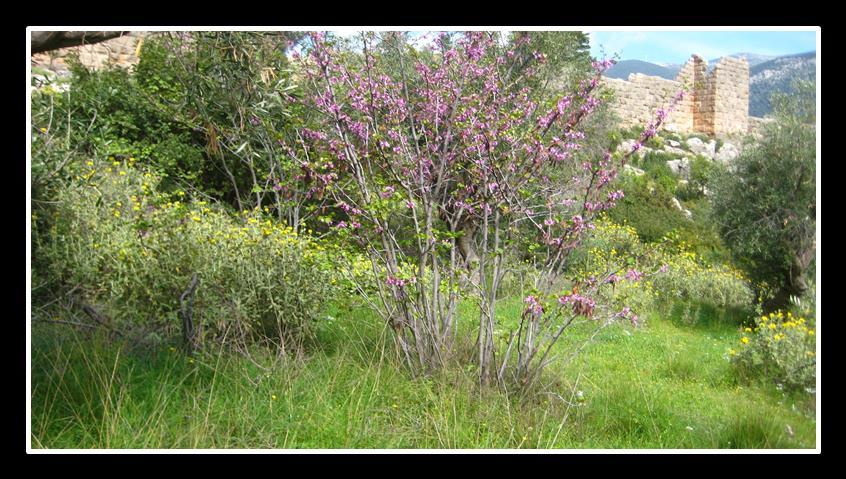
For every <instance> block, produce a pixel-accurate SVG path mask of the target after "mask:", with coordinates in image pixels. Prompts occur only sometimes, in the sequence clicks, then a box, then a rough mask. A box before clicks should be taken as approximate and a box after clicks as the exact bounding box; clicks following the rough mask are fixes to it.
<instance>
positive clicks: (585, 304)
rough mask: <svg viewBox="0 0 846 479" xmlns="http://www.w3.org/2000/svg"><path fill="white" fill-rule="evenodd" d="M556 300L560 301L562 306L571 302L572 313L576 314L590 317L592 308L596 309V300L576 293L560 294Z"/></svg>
mask: <svg viewBox="0 0 846 479" xmlns="http://www.w3.org/2000/svg"><path fill="white" fill-rule="evenodd" d="M558 302H559V303H561V305H562V306H566V305H568V304H572V305H573V314H575V315H577V316H584V317H586V318H590V317H592V316H593V312H594V309H596V301H594V300H593V299H591V298H589V297H587V296H582V295H581V294H578V293H571V294H566V295H564V296H561V297H559V298H558Z"/></svg>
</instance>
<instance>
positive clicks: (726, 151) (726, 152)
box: [714, 143, 740, 163]
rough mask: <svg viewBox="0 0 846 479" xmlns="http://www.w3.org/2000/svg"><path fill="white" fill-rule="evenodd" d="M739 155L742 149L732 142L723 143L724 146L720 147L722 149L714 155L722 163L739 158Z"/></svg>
mask: <svg viewBox="0 0 846 479" xmlns="http://www.w3.org/2000/svg"><path fill="white" fill-rule="evenodd" d="M738 155H740V150H738V149H737V147H736V146H734V145H733V144H731V143H723V146H722V147H720V151H718V152H717V154H716V155H714V159H715V160H717V161H719V162H720V163H728V162H730V161H731V160H733V159H735V158H737V157H738Z"/></svg>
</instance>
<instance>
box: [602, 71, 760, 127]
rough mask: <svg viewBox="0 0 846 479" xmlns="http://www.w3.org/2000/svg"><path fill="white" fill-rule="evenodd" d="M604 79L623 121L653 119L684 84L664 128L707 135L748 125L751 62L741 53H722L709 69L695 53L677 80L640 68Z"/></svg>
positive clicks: (643, 121)
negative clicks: (736, 55) (625, 76)
mask: <svg viewBox="0 0 846 479" xmlns="http://www.w3.org/2000/svg"><path fill="white" fill-rule="evenodd" d="M603 80H604V82H605V84H606V85H607V86H608V87H610V88H612V89H613V90H614V92H615V96H616V102H615V104H614V105H613V106H612V108H613V109H614V111H615V112H616V113H617V114H618V116H619V117H620V119H621V120H622V122H623V124H624V125H626V126H632V125H643V124H646V123H647V122H649V121H651V120H652V119H653V118H654V116H655V111H656V110H657V109H658V108H666V107H667V106H668V105H669V104H670V101H671V100H672V97H673V95H674V94H675V93H676V92H678V91H679V90H681V89H685V91H686V95H685V98H684V100H682V102H681V103H680V104H679V105H678V106H677V107H676V109H675V110H674V111H673V112H672V113H671V114H670V115H669V116H668V118H667V122H666V123H665V127H666V128H667V129H668V130H670V131H677V132H680V133H705V134H707V135H710V136H724V135H733V134H744V133H746V132H748V131H749V128H750V121H749V64H748V63H747V62H746V60H745V59H737V58H731V57H724V58H721V59H720V60H719V61H718V62H717V64H716V65H715V66H714V68H713V70H712V71H710V72H709V71H708V64H707V62H706V61H705V60H703V59H702V58H701V57H699V56H698V55H693V56H692V57H691V58H690V60H688V61H687V63H686V64H685V65H684V67H682V69H681V71H680V72H679V74H678V76H677V77H676V79H675V80H667V79H664V78H661V77H656V76H647V75H643V74H639V73H635V74H632V75H629V79H628V81H626V80H620V79H616V78H605V79H603Z"/></svg>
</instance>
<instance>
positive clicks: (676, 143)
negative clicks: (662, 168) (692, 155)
mask: <svg viewBox="0 0 846 479" xmlns="http://www.w3.org/2000/svg"><path fill="white" fill-rule="evenodd" d="M667 143H669V144H670V146H672V147H673V148H678V147H680V146H681V143H679V142H677V141H676V140H668V141H667Z"/></svg>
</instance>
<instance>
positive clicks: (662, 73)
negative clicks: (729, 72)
mask: <svg viewBox="0 0 846 479" xmlns="http://www.w3.org/2000/svg"><path fill="white" fill-rule="evenodd" d="M729 56H731V57H736V58H742V57H745V58H746V61H748V62H749V114H750V115H752V116H758V117H763V116H766V115H767V114H769V113H771V112H772V107H771V106H770V95H772V94H773V93H774V92H777V91H779V92H789V91H790V85H791V82H792V81H793V80H795V79H802V80H815V78H816V52H807V53H800V54H797V55H785V56H780V57H774V56H771V55H759V54H757V53H735V54H733V55H729ZM718 60H719V59H718V58H717V59H713V60H708V66H709V67H710V68H713V66H714V65H715V64H716V63H717V61H718ZM681 67H682V65H672V64H666V65H659V64H656V63H650V62H645V61H642V60H620V61H619V62H617V64H615V65H614V66H613V67H611V68H609V69H608V71H606V72H605V75H606V76H607V77H609V78H620V79H623V80H627V79H628V78H629V75H630V74H632V73H641V74H644V75H651V76H658V77H661V78H666V79H668V80H675V78H676V76H678V74H679V71H680V70H681ZM710 68H709V69H710Z"/></svg>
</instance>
